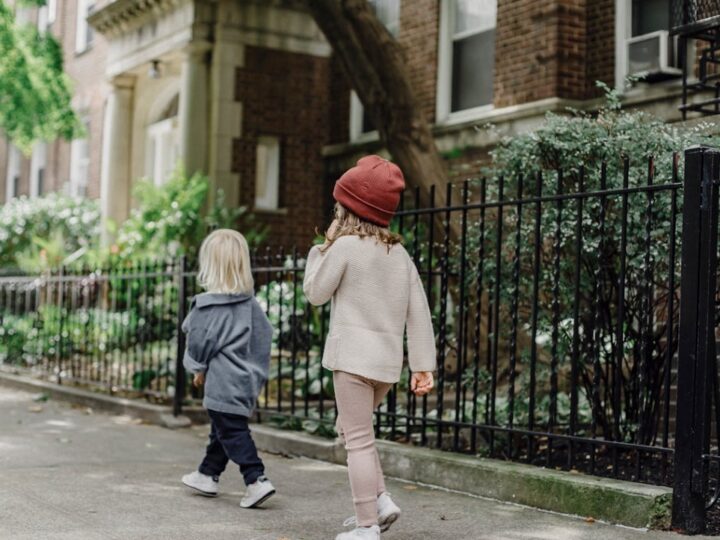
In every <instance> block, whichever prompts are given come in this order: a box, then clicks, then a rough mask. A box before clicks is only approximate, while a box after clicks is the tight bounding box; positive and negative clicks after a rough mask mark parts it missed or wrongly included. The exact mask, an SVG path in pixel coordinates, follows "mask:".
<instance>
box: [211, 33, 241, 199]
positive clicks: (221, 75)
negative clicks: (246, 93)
mask: <svg viewBox="0 0 720 540" xmlns="http://www.w3.org/2000/svg"><path fill="white" fill-rule="evenodd" d="M244 63H245V47H244V46H243V44H242V43H241V41H240V36H239V35H238V33H236V31H234V29H227V28H225V27H224V26H222V25H218V26H217V28H216V33H215V46H214V48H213V54H212V63H211V67H210V90H209V94H210V132H211V133H212V137H211V138H210V149H209V154H208V173H209V174H210V179H211V182H212V184H213V187H214V188H220V189H222V190H223V192H224V193H225V204H226V205H227V206H238V205H240V203H241V201H240V175H239V174H238V173H237V171H233V159H232V158H233V156H232V154H233V143H234V141H235V140H237V139H239V138H240V137H241V136H242V104H241V103H240V102H239V101H237V100H236V99H235V74H236V71H237V69H238V68H239V67H242V66H243V65H244ZM214 198H215V189H213V190H212V191H211V193H210V202H211V203H212V202H213V201H214Z"/></svg>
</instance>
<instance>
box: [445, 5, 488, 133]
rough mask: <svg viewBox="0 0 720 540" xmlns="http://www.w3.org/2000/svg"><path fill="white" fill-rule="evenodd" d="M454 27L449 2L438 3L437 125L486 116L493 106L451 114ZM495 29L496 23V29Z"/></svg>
mask: <svg viewBox="0 0 720 540" xmlns="http://www.w3.org/2000/svg"><path fill="white" fill-rule="evenodd" d="M454 26H455V10H454V9H452V4H451V0H441V2H440V31H439V43H438V77H437V98H436V102H435V123H436V124H438V125H452V124H458V123H462V122H468V121H471V120H475V119H476V118H478V117H481V116H483V115H485V114H487V112H488V111H491V110H493V109H494V108H495V106H494V105H493V104H492V103H490V104H488V105H481V106H479V107H473V108H470V109H464V110H462V111H455V112H451V110H450V108H451V106H452V46H453V39H452V38H453V36H452V28H454ZM495 28H497V22H496V27H495ZM476 33H477V31H476V30H472V31H468V32H466V33H465V32H464V33H463V34H461V35H462V36H464V35H465V34H467V35H468V36H470V35H473V34H476Z"/></svg>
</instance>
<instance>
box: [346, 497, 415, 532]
mask: <svg viewBox="0 0 720 540" xmlns="http://www.w3.org/2000/svg"><path fill="white" fill-rule="evenodd" d="M401 513H402V512H401V511H400V508H399V507H398V505H397V504H395V503H394V502H393V500H392V499H391V498H390V494H389V493H387V492H384V493H382V494H381V495H380V496H379V497H378V500H377V514H378V526H379V527H380V532H385V531H387V530H388V529H389V528H390V527H391V526H392V524H393V523H395V522H396V521H397V520H398V518H399V517H400V514H401ZM343 525H344V526H345V527H351V526H353V525H357V518H356V517H355V516H350V517H349V518H347V519H346V520H345V521H344V522H343Z"/></svg>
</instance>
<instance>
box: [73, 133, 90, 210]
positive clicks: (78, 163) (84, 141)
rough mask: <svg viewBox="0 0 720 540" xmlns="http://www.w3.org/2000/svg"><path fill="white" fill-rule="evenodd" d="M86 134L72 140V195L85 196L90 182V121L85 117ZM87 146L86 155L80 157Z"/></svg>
mask: <svg viewBox="0 0 720 540" xmlns="http://www.w3.org/2000/svg"><path fill="white" fill-rule="evenodd" d="M83 124H84V125H85V133H86V136H85V137H83V138H80V139H73V140H72V141H71V142H70V181H69V182H68V191H69V195H70V196H71V197H84V196H85V195H86V194H87V188H88V184H89V183H90V121H89V120H88V119H83ZM83 145H84V146H85V152H86V155H85V156H84V157H80V150H81V148H82V146H83ZM80 171H84V174H83V176H84V178H82V179H81V178H80Z"/></svg>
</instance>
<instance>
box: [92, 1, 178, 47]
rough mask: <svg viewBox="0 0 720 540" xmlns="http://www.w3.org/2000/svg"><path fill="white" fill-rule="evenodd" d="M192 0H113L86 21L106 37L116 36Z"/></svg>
mask: <svg viewBox="0 0 720 540" xmlns="http://www.w3.org/2000/svg"><path fill="white" fill-rule="evenodd" d="M191 1H192V0H115V1H114V2H110V3H109V4H107V5H106V6H105V7H103V8H102V9H100V10H98V11H96V12H95V13H93V14H92V15H90V16H89V17H88V23H89V24H90V25H91V26H92V27H93V28H94V29H95V30H97V31H98V32H100V33H101V34H103V35H105V36H107V37H111V38H112V37H116V36H118V35H121V34H124V33H126V32H129V31H132V30H134V29H136V28H139V27H140V26H142V25H143V24H145V23H147V22H148V21H149V20H152V19H155V20H157V19H159V18H161V17H162V16H163V15H165V14H166V13H169V12H171V11H174V10H175V9H177V8H178V7H179V6H181V5H184V4H187V3H189V2H191Z"/></svg>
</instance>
